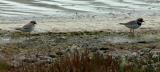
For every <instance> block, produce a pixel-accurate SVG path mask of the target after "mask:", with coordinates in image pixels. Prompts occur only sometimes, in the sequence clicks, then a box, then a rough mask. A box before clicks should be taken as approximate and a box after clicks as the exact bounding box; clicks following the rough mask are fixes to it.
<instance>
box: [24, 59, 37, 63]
mask: <svg viewBox="0 0 160 72" xmlns="http://www.w3.org/2000/svg"><path fill="white" fill-rule="evenodd" d="M22 61H23V62H26V63H35V62H37V61H38V60H37V59H36V58H26V59H24V60H22Z"/></svg>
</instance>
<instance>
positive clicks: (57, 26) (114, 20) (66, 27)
mask: <svg viewBox="0 0 160 72" xmlns="http://www.w3.org/2000/svg"><path fill="white" fill-rule="evenodd" d="M140 17H142V18H144V21H145V23H144V24H143V25H142V26H141V27H140V28H139V29H137V31H141V30H148V29H150V30H159V27H160V21H159V19H160V16H148V15H146V16H140ZM137 18H139V17H138V16H133V15H131V16H128V15H109V16H108V15H96V14H86V15H83V14H80V15H70V16H66V17H65V16H60V17H56V16H55V17H54V16H53V17H52V16H49V17H29V18H23V17H22V18H21V19H20V18H19V17H18V18H14V17H13V18H12V17H11V19H9V18H8V19H2V20H4V21H1V22H0V29H2V30H9V31H15V30H14V28H16V27H22V26H23V25H24V24H26V23H28V22H29V21H30V20H36V21H37V23H38V24H37V26H36V27H35V31H34V32H39V33H41V32H74V31H100V30H101V31H108V30H109V31H113V32H116V31H118V32H127V31H129V29H128V28H126V27H125V26H123V25H120V24H119V23H123V22H124V23H125V22H128V21H130V20H135V19H137Z"/></svg>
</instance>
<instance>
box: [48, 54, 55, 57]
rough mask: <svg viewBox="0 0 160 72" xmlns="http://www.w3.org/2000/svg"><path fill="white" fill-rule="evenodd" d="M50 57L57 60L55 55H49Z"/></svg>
mask: <svg viewBox="0 0 160 72" xmlns="http://www.w3.org/2000/svg"><path fill="white" fill-rule="evenodd" d="M48 56H49V57H51V58H56V55H54V54H49V55H48Z"/></svg>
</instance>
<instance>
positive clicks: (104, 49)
mask: <svg viewBox="0 0 160 72" xmlns="http://www.w3.org/2000/svg"><path fill="white" fill-rule="evenodd" d="M99 50H103V51H106V50H109V49H108V48H100V49H99Z"/></svg>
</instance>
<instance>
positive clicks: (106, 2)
mask: <svg viewBox="0 0 160 72" xmlns="http://www.w3.org/2000/svg"><path fill="white" fill-rule="evenodd" d="M146 10H147V11H146ZM159 10H160V0H1V1H0V16H37V15H38V16H53V15H64V14H72V13H76V12H84V13H98V14H102V13H124V12H126V11H129V12H134V11H138V12H142V13H143V12H144V11H145V12H149V13H150V12H152V13H156V12H158V11H159Z"/></svg>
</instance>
